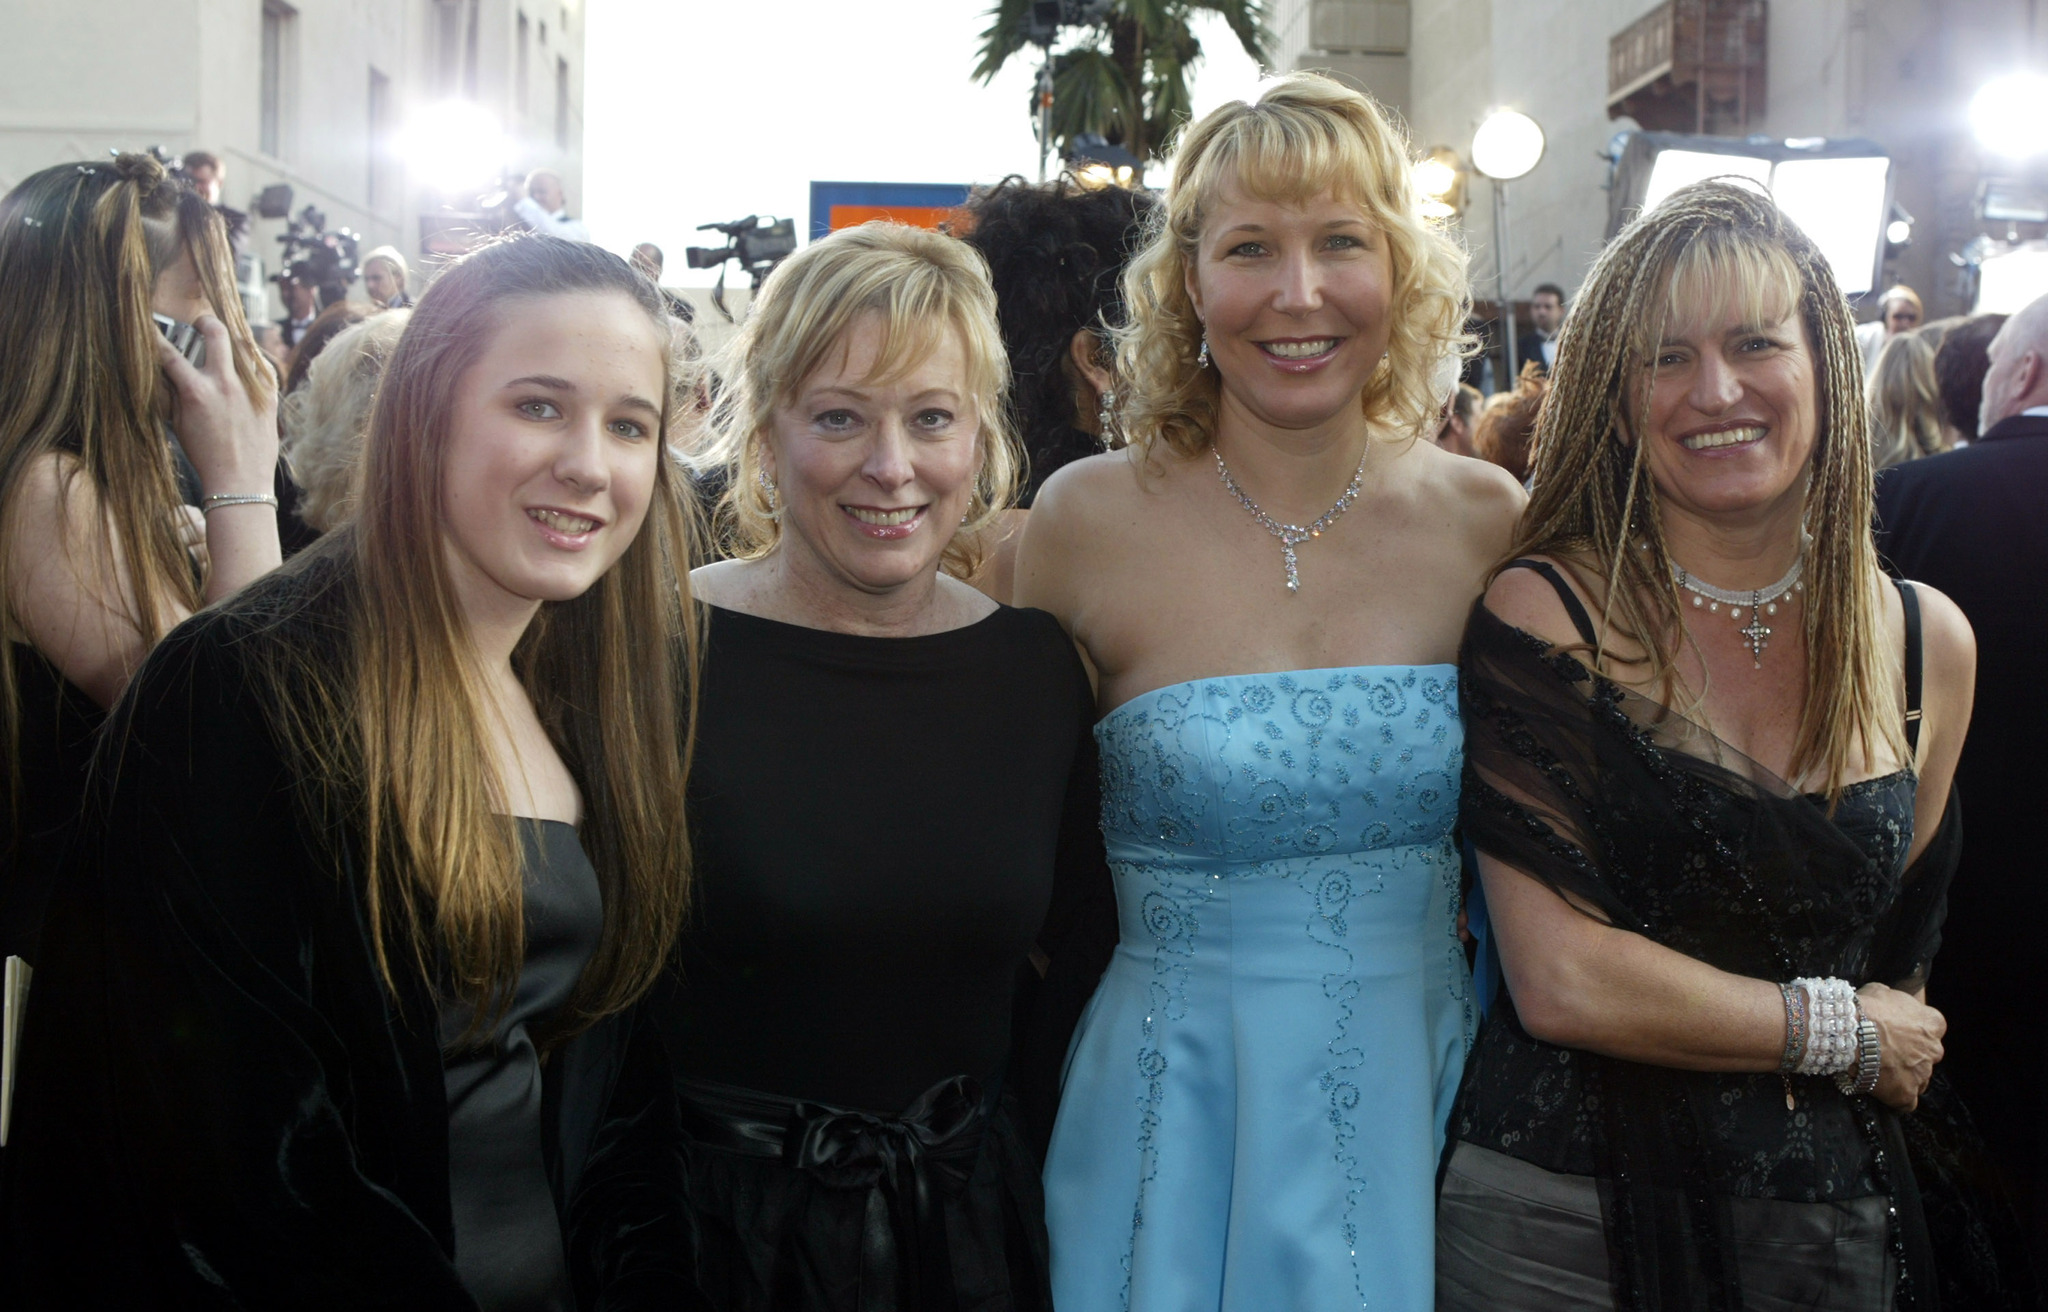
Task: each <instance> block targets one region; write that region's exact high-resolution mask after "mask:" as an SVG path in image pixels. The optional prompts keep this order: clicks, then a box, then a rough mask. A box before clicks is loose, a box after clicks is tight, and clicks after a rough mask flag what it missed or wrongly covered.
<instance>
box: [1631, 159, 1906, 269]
mask: <svg viewBox="0 0 2048 1312" xmlns="http://www.w3.org/2000/svg"><path fill="white" fill-rule="evenodd" d="M1708 178H1727V179H1732V180H1735V181H1736V182H1738V183H1739V184H1741V185H1747V186H1750V187H1754V188H1755V189H1756V190H1758V191H1760V192H1762V193H1764V194H1765V195H1768V196H1770V197H1771V199H1772V200H1774V201H1776V202H1777V205H1778V208H1780V209H1782V210H1783V211H1785V214H1786V216H1787V217H1789V218H1790V219H1791V220H1792V221H1793V222H1794V223H1796V224H1798V225H1799V227H1800V230H1801V231H1803V232H1805V233H1806V235H1807V236H1808V237H1811V238H1812V239H1813V242H1814V245H1816V246H1818V247H1819V248H1820V252H1821V254H1822V255H1823V256H1824V257H1825V258H1826V259H1827V262H1828V264H1829V266H1830V267H1831V268H1832V269H1833V270H1834V274H1835V281H1836V283H1838V284H1839V285H1840V287H1841V289H1842V292H1843V294H1844V295H1847V296H1860V295H1862V294H1863V293H1865V292H1867V291H1869V290H1870V289H1871V288H1872V287H1874V286H1875V285H1876V283H1877V276H1878V262H1879V260H1880V259H1881V258H1882V256H1883V252H1884V243H1885V239H1886V236H1887V231H1886V229H1887V225H1888V224H1889V223H1890V222H1891V221H1892V220H1893V219H1895V218H1900V219H1903V220H1904V222H1905V223H1906V225H1907V229H1908V233H1907V235H1908V236H1910V235H1911V225H1912V220H1911V218H1910V217H1907V216H1905V215H1904V213H1903V211H1897V212H1895V211H1894V207H1893V205H1892V201H1891V159H1890V157H1889V156H1887V155H1886V154H1885V153H1884V150H1883V148H1882V147H1880V146H1878V145H1877V144H1876V143H1874V142H1869V141H1862V140H1853V141H1831V140H1827V139H1824V138H1817V137H1814V138H1800V139H1797V140H1792V141H1770V140H1765V139H1762V138H1758V137H1750V138H1745V139H1741V140H1736V139H1733V138H1728V137H1701V136H1692V135H1686V134H1680V133H1673V132H1638V133H1634V134H1632V135H1631V139H1630V140H1629V141H1628V142H1627V143H1626V144H1625V145H1624V146H1623V147H1622V149H1621V150H1620V151H1619V152H1618V155H1617V157H1616V162H1615V178H1614V186H1613V197H1614V199H1613V201H1612V202H1611V205H1612V209H1611V211H1610V218H1609V222H1610V227H1609V233H1608V235H1609V236H1613V235H1614V233H1615V232H1617V231H1619V229H1620V223H1621V222H1622V221H1624V220H1625V219H1626V217H1627V215H1628V213H1630V212H1631V211H1638V210H1639V211H1648V210H1652V209H1655V208H1656V207H1657V206H1658V205H1660V204H1662V203H1663V202H1664V201H1665V200H1667V199H1669V198H1670V196H1671V194H1672V193H1673V192H1675V191H1677V190H1678V189H1679V188H1681V187H1687V186H1691V185H1692V184H1693V183H1696V182H1704V181H1706V180H1707V179H1708ZM1636 196H1640V197H1641V199H1640V201H1636V200H1634V197H1636Z"/></svg>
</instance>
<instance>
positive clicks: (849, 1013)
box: [0, 74, 2048, 1312]
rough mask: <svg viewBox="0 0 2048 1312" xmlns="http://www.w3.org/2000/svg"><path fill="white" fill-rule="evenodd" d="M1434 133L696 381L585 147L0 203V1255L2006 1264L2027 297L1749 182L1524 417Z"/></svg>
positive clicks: (769, 283)
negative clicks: (1963, 286) (255, 240)
mask: <svg viewBox="0 0 2048 1312" xmlns="http://www.w3.org/2000/svg"><path fill="white" fill-rule="evenodd" d="M1409 164H1410V153H1409V143H1407V142H1406V141H1405V140H1404V139H1403V137H1402V134H1401V132H1400V131H1399V129H1398V127H1397V126H1396V125H1395V124H1394V123H1393V122H1391V121H1390V119H1389V118H1388V117H1387V115H1386V114H1385V113H1384V112H1383V111H1382V110H1381V108H1380V107H1379V106H1378V105H1377V104H1376V103H1375V102H1373V101H1372V100H1371V99H1370V98H1368V97H1366V96H1364V95H1361V94H1359V93H1357V92H1355V91H1352V90H1349V89H1347V88H1345V87H1344V86H1342V85H1341V84H1339V83H1337V82H1335V81H1333V80H1331V79H1329V78H1326V77H1323V76H1320V75H1314V74H1295V75H1290V76H1287V77H1284V78H1280V79H1277V80H1275V81H1274V82H1272V83H1270V84H1268V85H1267V87H1266V88H1265V89H1264V91H1263V93H1262V94H1261V95H1260V96H1259V98H1258V99H1257V100H1256V101H1255V102H1234V103H1232V104H1230V105H1226V106H1224V107H1222V108H1220V109H1218V110H1216V111H1214V112H1213V113H1211V114H1209V115H1206V116H1205V117H1204V118H1202V119H1201V120H1200V121H1199V122H1197V123H1194V124H1192V125H1190V126H1189V128H1188V129H1187V132H1186V135H1185V136H1184V138H1183V139H1182V141H1181V143H1180V146H1179V153H1178V156H1177V159H1176V164H1175V170H1174V176H1173V179H1172V181H1171V183H1170V184H1169V185H1168V186H1167V187H1166V188H1165V189H1163V190H1162V191H1159V192H1148V191H1143V190H1132V189H1127V188H1123V187H1116V186H1096V185H1088V184H1084V183H1083V182H1081V181H1079V180H1077V179H1075V178H1071V177H1062V178H1060V179H1058V180H1056V181H1053V182H1050V183H1040V184H1031V183H1027V182H1025V181H1023V180H1021V179H1016V178H1012V179H1008V180H1006V181H1004V182H1002V183H1000V184H998V185H995V186H992V187H987V188H981V189H978V190H976V191H975V192H974V194H973V195H972V197H971V199H970V200H969V202H968V203H967V205H966V206H965V207H964V209H963V210H962V211H961V212H960V213H959V215H958V216H957V217H956V218H955V219H954V220H953V222H952V223H951V224H950V225H949V228H948V230H943V231H931V230H926V229H920V228H913V227H908V226H904V225H899V224H894V223H888V222H877V223H869V224H864V225H861V226H859V227H855V228H851V229H848V230H846V231H842V232H837V233H834V234H832V235H830V236H829V237H826V238H824V239H821V240H818V241H814V242H812V243H811V244H809V245H808V246H806V247H805V248H803V249H802V250H800V251H798V252H797V253H795V254H794V255H792V256H790V257H788V258H787V259H786V260H785V261H783V262H782V263H781V264H780V265H779V266H778V267H777V268H776V270H775V271H774V272H773V274H772V275H770V276H769V277H768V279H767V280H766V282H765V284H764V285H763V286H762V287H761V290H760V292H759V294H758V295H757V297H756V298H755V299H754V301H753V303H752V305H751V306H750V308H749V312H748V314H747V316H746V317H745V318H744V320H743V321H742V322H741V323H740V324H738V325H737V327H736V331H735V332H734V334H733V335H732V337H731V340H730V341H729V342H728V343H726V344H724V345H723V346H722V347H721V348H720V349H719V350H718V351H716V352H714V353H710V354H707V353H706V351H705V350H704V349H703V346H702V344H701V343H700V342H699V341H698V339H697V336H696V334H695V332H694V331H693V327H692V313H691V307H690V304H689V302H688V301H687V300H686V299H685V298H684V297H682V296H681V295H680V294H678V293H675V292H673V291H668V290H664V289H663V288H662V287H661V285H660V280H661V276H662V270H663V253H662V251H661V250H660V248H659V247H657V246H655V245H653V244H652V243H642V244H641V245H639V246H637V247H636V248H634V250H633V251H632V252H631V254H630V257H627V258H622V257H620V256H619V255H616V254H613V253H611V252H608V251H606V250H603V249H601V248H599V247H598V246H596V245H593V244H591V243H590V241H589V235H590V234H589V232H588V230H587V228H586V227H585V226H584V224H583V223H582V221H581V220H580V219H578V218H575V217H572V216H571V215H570V214H569V212H568V208H567V200H566V195H565V191H564V187H563V183H562V180H561V178H559V177H558V176H556V175H554V174H552V173H550V172H547V171H545V170H540V171H536V172H534V173H532V174H529V175H528V176H526V177H525V178H524V179H523V180H522V181H521V182H520V184H519V185H518V186H517V187H515V188H514V189H513V195H512V197H511V198H510V199H511V204H512V207H513V210H514V212H516V214H517V215H518V217H519V219H520V221H521V223H522V225H523V227H524V228H525V229H526V230H525V231H521V232H517V233H512V234H507V235H504V236H502V237H499V238H497V239H494V240H490V241H487V242H482V243H480V244H479V245H478V247H477V248H476V249H474V250H472V251H471V252H469V253H468V254H466V255H463V256H461V257H460V258H456V259H452V260H447V261H443V262H436V263H433V264H429V265H428V266H427V267H424V268H415V267H414V266H413V264H412V263H411V262H409V261H408V259H407V258H406V256H405V255H404V254H403V253H402V252H400V251H399V250H398V249H396V248H394V247H390V246H382V247H378V248H376V249H373V250H371V251H370V252H369V253H368V254H367V255H365V256H364V257H363V259H362V261H361V266H360V267H361V279H362V288H361V295H354V294H352V295H350V296H348V297H346V298H335V299H332V301H331V303H329V304H327V305H325V307H324V308H323V307H322V306H321V305H320V303H319V295H318V293H317V290H316V289H315V288H314V287H312V286H309V285H306V284H305V283H304V282H302V281H299V280H297V279H294V278H291V277H286V278H283V279H281V280H280V282H279V293H280V299H281V301H282V305H283V309H284V314H283V315H282V317H279V318H276V319H275V320H274V321H269V322H266V321H265V320H266V316H267V313H268V312H267V311H264V310H261V309H257V308H255V307H253V306H246V305H245V301H244V296H243V287H242V283H241V281H240V280H239V279H238V276H237V251H238V243H239V242H242V241H245V240H246V218H244V217H242V216H239V215H237V214H236V212H234V211H232V210H226V209H224V208H223V207H221V206H220V204H219V199H220V183H221V180H222V178H223V176H224V166H223V165H222V164H221V163H220V161H219V160H218V159H217V158H215V157H213V156H211V155H208V154H206V153H205V152H195V153H194V154H192V155H188V156H187V157H186V158H185V160H184V162H183V168H182V170H181V173H180V175H177V176H174V175H173V174H172V173H170V172H169V171H167V170H166V168H165V167H164V165H163V163H162V162H160V161H159V160H158V159H156V158H154V157H153V156H149V155H135V154H124V155H120V156H117V157H115V158H113V159H110V160H103V161H97V162H83V163H66V164H62V165H58V166H56V167H53V168H50V169H46V170H44V171H43V172H40V173H38V174H36V175H34V176H33V177H31V178H29V179H27V180H25V181H24V182H22V183H21V184H20V185H19V186H17V187H16V188H14V190H13V191H11V192H9V193H8V194H7V195H6V196H5V197H4V198H0V602H4V605H0V613H4V617H5V623H6V626H7V632H6V635H5V638H6V641H5V642H4V643H0V760H4V763H5V767H6V777H5V789H4V792H5V797H4V799H0V800H4V803H5V807H4V811H0V955H4V956H5V957H6V958H8V974H7V977H6V1000H7V1010H6V1012H5V1015H6V1016H7V1030H6V1033H5V1035H4V1039H5V1042H4V1044H0V1297H4V1299H5V1301H6V1303H7V1305H8V1306H10V1307H23V1308H43V1307H66V1308H74V1307H85V1308H100V1307H105V1308H114V1307H121V1308H146V1307H160V1306H161V1307H168V1306H179V1307H185V1306H192V1307H218V1308H230V1307H295V1308H325V1307H333V1308H337V1309H338V1308H342V1307H348V1308H355V1307H362V1306H392V1305H404V1306H408V1307H421V1308H448V1309H474V1308H483V1309H488V1310H490V1312H501V1310H502V1312H512V1310H514V1309H518V1310H521V1312H525V1310H527V1309H534V1310H539V1309H547V1310H548V1312H560V1310H566V1309H571V1308H575V1307H585V1308H599V1307H602V1308H613V1307H648V1308H654V1307H665V1308H667V1307H682V1308H689V1309H700V1308H701V1309H718V1310H719V1312H731V1310H735V1309H737V1310H739V1312H870V1310H871V1309H894V1310H896V1312H927V1310H930V1312H937V1310H939V1309H965V1308H987V1309H1012V1310H1015V1312H1025V1310H1027V1309H1029V1310H1031V1312H1051V1309H1054V1308H1057V1309H1059V1312H1111V1310H1112V1309H1115V1310H1117V1312H1130V1310H1132V1309H1136V1310H1137V1312H1179V1310H1180V1309H1185V1308H1189V1307H1213V1308H1220V1309H1223V1310H1224V1312H1251V1310H1252V1309H1259V1310H1261V1312H1263V1310H1265V1309H1274V1308H1286V1309H1296V1308H1299V1309H1310V1308H1314V1309H1325V1308H1335V1307H1349V1306H1353V1305H1362V1306H1366V1307H1377V1308H1400V1309H1423V1308H1429V1307H1438V1308H1444V1309H1472V1310H1474V1312H1478V1310H1480V1309H1484V1310H1485V1312H1504V1310H1507V1309H1529V1310H1532V1312H1535V1310H1544V1312H1547V1310H1548V1309H1578V1308H1596V1309H1597V1308H1628V1309H1642V1310H1647V1312H1658V1310H1661V1309H1669V1310H1671V1312H1678V1310H1679V1309H1697V1308H1710V1307H1711V1308H1722V1307H1725V1308H1741V1307H1751V1308H1756V1307H1770V1308H1777V1307H1788V1308H1789V1307H1803V1308H1818V1309H1828V1310H1830V1312H1865V1310H1870V1312H1874V1310H1875V1309H1883V1308H1895V1309H1899V1310H1900V1312H1909V1310H1911V1309H1930V1308H1935V1307H1948V1308H1971V1309H2008V1308H2010V1309H2027V1308H2038V1307H2040V1306H2042V1303H2041V1286H2040V1284H2039V1280H2038V1276H2039V1274H2040V1272H2039V1268H2041V1267H2042V1266H2044V1265H2048V1118H2044V1117H2043V1114H2042V1113H2043V1111H2044V1107H2043V1095H2044V1090H2048V1051H2044V1050H2043V1049H2042V1047H2041V1045H2040V1044H2039V1043H2038V1042H2037V1041H2036V1039H2035V1034H2034V1031H2035V1029H2036V1028H2037V1025H2038V1022H2037V1015H2036V1013H2037V1011H2038V1008H2037V1007H2036V1006H2035V1004H2034V1001H2033V997H2032V985H2033V982H2034V981H2033V979H2032V973H2033V961H2034V957H2033V955H2032V954H2033V952H2034V950H2035V945H2034V940H2035V938H2037V937H2038V933H2037V929H2036V926H2037V925H2038V924H2039V922H2040V919H2041V917H2042V916H2043V915H2048V898H2044V897H2043V896H2042V895H2041V894H2039V893H2037V892H2036V891H2034V888H2033V881H2032V880H2031V878H2030V872H2031V870H2032V868H2033V866H2034V865H2035V864H2037V863H2036V861H2035V859H2034V849H2033V848H2032V845H2031V840H2032V838H2033V834H2032V829H2031V824H2032V808H2033V806H2034V798H2033V793H2034V791H2035V790H2034V789H2033V788H2032V787H2031V785H2032V784H2033V782H2034V780H2035V779H2036V778H2037V777H2038V774H2039V770H2038V767H2037V766H2035V765H2034V763H2033V761H2034V756H2035V753H2036V752H2037V751H2038V744H2039V742H2040V741H2041V740H2042V739H2043V737H2044V736H2048V710H2044V708H2048V699H2044V697H2043V696H2042V692H2041V689H2040V687H2039V679H2038V677H2037V674H2038V669H2039V652H2041V651H2042V650H2043V649H2044V648H2048V632H2044V617H2048V607H2043V606H2042V605H2041V604H2040V603H2039V601H2038V599H2037V598H2035V597H2034V595H2033V592H2032V589H2031V588H2030V586H2029V582H2030V580H2031V579H2033V578H2034V577H2036V576H2038V575H2039V574H2042V573H2044V572H2048V516H2043V515H2042V514H2041V513H2040V510H2039V501H2040V496H2041V493H2042V491H2043V490H2044V489H2048V298H2044V299H2043V300H2041V301H2037V302H2035V303H2034V304H2032V305H2030V306H2028V307H2026V308H2025V309H2023V310H2021V311H2019V312H2018V313H2016V314H2014V315H2012V316H2011V317H2009V318H2007V317H2004V316H1998V315H1977V316H1971V317H1966V318H1954V319H1944V320H1937V321H1935V322H1931V323H1922V322H1921V319H1922V317H1923V316H1922V305H1921V301H1920V298H1919V297H1918V296H1917V295H1916V294H1915V293H1914V292H1912V291H1911V290H1910V289H1908V288H1905V287H1893V288H1891V289H1889V290H1887V291H1885V292H1883V293H1882V294H1881V295H1880V296H1878V297H1877V298H1876V299H1875V309H1876V310H1877V317H1876V318H1875V319H1874V320H1873V321H1872V322H1871V323H1868V324H1863V325H1860V326H1859V325H1858V324H1856V323H1855V321H1854V317H1853V313H1852V309H1851V306H1850V303H1849V302H1848V300H1847V299H1846V298H1845V297H1843V295H1842V294H1841V292H1840V290H1839V287H1838V286H1837V284H1836V282H1835V279H1834V276H1833V274H1832V272H1831V270H1830V267H1829V265H1828V263H1827V261H1826V260H1825V259H1824V258H1823V256H1822V254H1821V252H1820V251H1819V249H1818V248H1817V247H1816V245H1815V244H1814V243H1813V242H1812V241H1811V240H1810V239H1809V238H1808V236H1807V235H1806V234H1805V233H1803V232H1801V231H1800V230H1799V228H1798V227H1797V226H1796V225H1795V224H1793V223H1792V222H1791V221H1790V220H1789V219H1787V218H1786V216H1785V215H1784V214H1783V213H1781V212H1780V211H1779V210H1778V209H1777V207H1776V206H1775V205H1774V204H1773V203H1772V202H1771V201H1770V200H1769V199H1768V198H1766V197H1763V196H1761V195H1759V194H1757V193H1756V192H1755V191H1753V190H1751V189H1747V188H1744V187H1741V186H1736V185H1731V184H1730V183H1728V182H1726V181H1718V180H1710V181H1707V182H1703V183H1698V184H1695V185H1692V186H1689V187H1686V188H1683V189H1680V190H1679V191H1677V192H1675V193H1674V194H1673V195H1672V196H1671V197H1669V198H1668V199H1666V200H1664V201H1663V202H1661V203H1660V204H1659V205H1658V206H1657V207H1655V208H1654V209H1651V210H1649V211H1647V212H1645V213H1642V214H1640V215H1637V216H1635V217H1634V218H1633V220H1632V221H1631V222H1630V223H1629V224H1628V225H1627V226H1626V227H1625V228H1624V229H1623V230H1622V231H1621V232H1620V234H1619V235H1618V236H1617V237H1616V238H1615V239H1614V240H1613V241H1612V242H1610V243H1609V244H1608V246H1607V248H1606V249H1605V250H1603V251H1602V252H1601V254H1600V255H1599V257H1598V259H1597V260H1596V261H1595V263H1594V266H1593V268H1592V269H1591V271H1590V272H1589V273H1588V275H1587V277H1586V278H1585V280H1584V281H1583V283H1582V284H1580V285H1579V286H1577V287H1575V288H1572V289H1569V290H1567V289H1566V288H1565V287H1562V286H1560V285H1557V284H1553V283H1545V284H1542V285H1540V286H1538V287H1536V288H1535V289H1534V292H1533V293H1532V295H1531V297H1530V301H1529V305H1528V310H1529V316H1530V319H1531V321H1532V322H1533V325H1534V331H1533V333H1531V334H1529V335H1527V336H1524V337H1522V338H1520V340H1519V350H1518V351H1517V353H1516V354H1517V355H1518V359H1517V361H1516V370H1517V372H1516V375H1515V377H1514V378H1513V379H1512V380H1511V384H1510V385H1509V386H1506V387H1504V388H1501V389H1500V390H1498V391H1497V393H1496V394H1495V395H1492V396H1486V395H1483V394H1482V392H1481V391H1480V390H1479V389H1478V388H1476V387H1474V386H1472V385H1471V384H1470V382H1469V381H1463V380H1461V374H1463V373H1464V372H1465V367H1466V365H1467V363H1468V362H1469V361H1470V360H1471V359H1472V358H1474V356H1475V354H1476V353H1477V351H1478V350H1479V342H1478V341H1477V340H1476V338H1475V335H1474V333H1473V332H1472V331H1471V329H1472V320H1471V313H1472V303H1471V295H1470V289H1469V286H1468V282H1467V269H1466V262H1467V253H1466V251H1465V250H1464V249H1463V248H1462V247H1461V246H1460V244H1459V243H1458V242H1457V241H1456V240H1454V238H1453V237H1452V236H1451V235H1450V234H1449V233H1448V232H1447V231H1446V230H1445V229H1444V228H1443V227H1442V226H1441V225H1439V224H1436V223H1434V222H1432V221H1428V220H1425V219H1424V218H1423V217H1422V209H1421V206H1420V202H1419V197H1418V195H1417V194H1416V192H1415V190H1414V185H1413V181H1412V178H1411V175H1410V168H1409ZM238 219H239V220H240V227H239V228H238V226H237V220H238ZM238 234H239V235H238ZM187 326H189V327H190V329H191V333H190V341H191V342H192V343H194V344H192V345H187V344H185V342H186V340H187V338H186V336H185V335H182V334H181V332H180V330H181V329H183V328H185V327H187ZM174 342H176V343H179V344H177V345H174ZM1503 381H1507V380H1503Z"/></svg>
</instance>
